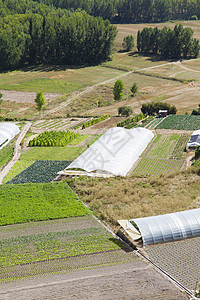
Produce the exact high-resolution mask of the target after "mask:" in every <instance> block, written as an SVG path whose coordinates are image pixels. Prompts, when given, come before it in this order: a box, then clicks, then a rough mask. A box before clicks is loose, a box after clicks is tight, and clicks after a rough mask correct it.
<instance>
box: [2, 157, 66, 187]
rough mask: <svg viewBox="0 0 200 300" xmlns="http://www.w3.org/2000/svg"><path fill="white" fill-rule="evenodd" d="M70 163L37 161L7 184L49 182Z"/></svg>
mask: <svg viewBox="0 0 200 300" xmlns="http://www.w3.org/2000/svg"><path fill="white" fill-rule="evenodd" d="M70 163H71V161H64V160H61V161H59V160H37V161H36V162H34V163H33V164H32V165H31V166H30V167H28V168H27V169H25V170H24V171H22V172H21V173H20V174H18V175H17V176H15V177H14V178H13V179H11V180H10V181H8V182H6V183H7V184H20V183H31V182H32V183H42V182H50V181H52V180H53V179H54V178H55V177H56V176H57V173H58V172H59V171H61V170H63V169H65V168H66V167H68V166H69V165H70Z"/></svg>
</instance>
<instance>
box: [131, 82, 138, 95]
mask: <svg viewBox="0 0 200 300" xmlns="http://www.w3.org/2000/svg"><path fill="white" fill-rule="evenodd" d="M137 91H138V86H137V83H136V82H134V84H133V85H132V87H131V92H132V95H133V96H135V94H136V93H137Z"/></svg>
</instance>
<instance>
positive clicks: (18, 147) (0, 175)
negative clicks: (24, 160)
mask: <svg viewBox="0 0 200 300" xmlns="http://www.w3.org/2000/svg"><path fill="white" fill-rule="evenodd" d="M31 125H32V123H31V122H27V123H26V124H25V125H24V127H23V128H22V131H21V132H20V134H19V136H18V138H17V140H16V142H15V148H14V155H13V158H12V159H11V161H10V162H9V163H8V164H7V165H6V166H5V168H4V169H3V170H2V171H1V173H0V184H2V180H3V178H4V177H5V176H6V175H7V174H8V172H9V171H10V169H11V168H12V167H13V166H14V165H15V163H16V162H17V161H18V160H19V158H20V155H21V153H20V151H21V145H20V143H21V141H22V140H23V138H24V137H25V135H26V133H27V132H28V130H29V128H30V127H31Z"/></svg>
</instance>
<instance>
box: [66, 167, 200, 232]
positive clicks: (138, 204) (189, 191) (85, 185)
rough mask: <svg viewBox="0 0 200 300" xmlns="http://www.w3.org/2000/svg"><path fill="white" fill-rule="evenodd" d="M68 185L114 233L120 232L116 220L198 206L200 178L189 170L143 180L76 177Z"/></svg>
mask: <svg viewBox="0 0 200 300" xmlns="http://www.w3.org/2000/svg"><path fill="white" fill-rule="evenodd" d="M70 185H71V186H72V187H73V190H74V191H75V192H76V193H77V194H78V195H79V196H80V197H81V198H82V199H83V201H84V202H86V203H87V204H88V205H89V207H90V208H91V209H92V210H94V211H95V213H96V215H97V216H98V217H99V218H100V219H103V220H105V221H106V222H108V223H109V224H111V225H112V227H113V228H115V230H117V229H119V225H118V223H117V220H128V219H131V218H141V217H148V216H153V215H159V214H166V213H171V212H176V211H182V210H187V209H192V208H198V207H199V201H198V196H199V193H200V178H199V176H198V175H197V173H196V172H194V173H193V171H192V170H190V171H189V170H188V171H186V172H177V173H176V172H175V173H172V174H170V175H169V174H166V175H159V176H151V177H146V178H145V177H142V176H138V177H136V176H135V175H134V176H131V177H126V178H122V177H115V178H109V179H102V178H101V179H97V178H80V179H78V178H77V179H74V181H73V182H70Z"/></svg>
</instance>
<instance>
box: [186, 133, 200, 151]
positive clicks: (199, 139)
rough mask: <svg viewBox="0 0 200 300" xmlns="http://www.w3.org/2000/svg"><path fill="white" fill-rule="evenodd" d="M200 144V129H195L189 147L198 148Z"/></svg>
mask: <svg viewBox="0 0 200 300" xmlns="http://www.w3.org/2000/svg"><path fill="white" fill-rule="evenodd" d="M199 145H200V129H199V130H195V131H194V132H193V134H192V135H191V137H190V140H189V142H188V143H187V146H186V147H187V148H196V147H198V146H199Z"/></svg>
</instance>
